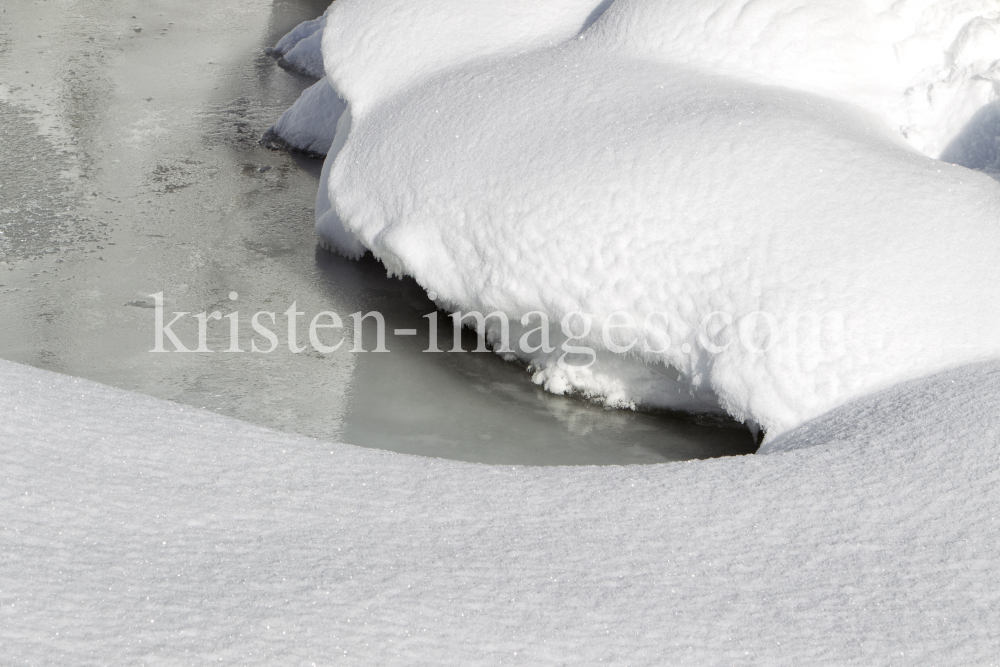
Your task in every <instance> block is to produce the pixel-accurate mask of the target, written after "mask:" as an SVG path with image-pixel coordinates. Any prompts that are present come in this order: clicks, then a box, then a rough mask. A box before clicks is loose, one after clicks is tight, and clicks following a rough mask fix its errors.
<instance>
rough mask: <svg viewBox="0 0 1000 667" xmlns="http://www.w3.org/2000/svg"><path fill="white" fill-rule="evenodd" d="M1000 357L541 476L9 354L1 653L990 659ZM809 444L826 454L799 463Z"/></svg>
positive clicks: (479, 659)
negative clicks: (178, 398) (765, 426)
mask: <svg viewBox="0 0 1000 667" xmlns="http://www.w3.org/2000/svg"><path fill="white" fill-rule="evenodd" d="M998 397H1000V365H998V364H996V363H991V364H982V365H979V366H974V367H969V368H965V369H962V370H960V371H953V372H950V373H946V374H944V375H941V376H937V377H934V378H929V379H925V380H921V381H918V382H914V383H910V384H908V385H903V386H900V387H896V388H894V389H892V390H889V391H887V392H885V393H882V394H880V395H877V396H873V397H871V398H868V399H865V400H863V401H860V402H858V403H854V404H851V405H848V406H844V407H842V408H840V409H839V410H835V411H833V412H832V413H830V414H829V415H827V416H825V417H823V418H822V419H821V420H819V421H816V422H813V423H811V424H808V425H806V426H803V427H802V428H800V429H798V430H796V431H793V432H790V433H786V434H785V435H783V436H781V437H780V438H776V439H774V440H773V441H772V442H771V443H769V444H767V445H765V449H767V450H768V451H772V452H774V451H777V450H781V451H782V452H783V453H773V454H768V455H763V456H760V455H758V456H747V457H738V458H726V459H715V460H709V461H697V462H689V463H679V464H676V463H675V464H663V465H651V466H628V467H613V466H612V467H553V468H522V467H508V466H503V467H500V466H486V465H475V464H465V463H459V462H452V461H443V460H433V459H425V458H420V457H410V456H405V455H400V454H393V453H388V452H381V451H378V450H370V449H362V448H357V447H352V446H349V445H340V444H328V443H323V442H320V441H316V440H310V439H306V438H302V437H298V436H292V435H285V434H281V433H277V432H274V431H270V430H266V429H263V428H260V427H255V426H251V425H249V424H245V423H241V422H237V421H234V420H231V419H227V418H224V417H220V416H217V415H213V414H210V413H207V412H203V411H200V410H196V409H191V408H185V407H181V406H178V405H175V404H172V403H167V402H163V401H159V400H157V399H153V398H148V397H144V396H139V395H136V394H130V393H126V392H122V391H118V390H114V389H110V388H108V387H104V386H100V385H97V384H95V383H92V382H89V381H85V380H78V379H72V378H68V377H65V376H59V375H55V374H52V373H49V372H45V371H40V370H36V369H31V368H28V367H25V366H20V365H15V364H11V363H9V362H3V361H0V443H2V445H3V446H2V447H0V470H2V471H3V484H2V486H0V517H2V518H0V529H2V531H3V532H2V535H3V547H2V550H0V554H2V558H0V616H2V619H0V627H2V628H3V630H2V631H0V652H2V654H3V656H4V662H6V663H9V664H83V663H93V664H118V665H128V664H179V663H183V664H201V663H205V662H209V661H213V662H222V663H224V664H311V663H316V664H329V663H330V662H332V661H337V662H338V663H341V664H348V665H374V664H379V665H395V664H399V665H402V664H434V665H462V666H463V667H464V666H467V665H495V664H522V665H546V664H597V663H602V662H609V663H614V664H630V665H668V664H674V665H676V664H686V665H691V664H705V665H708V664H719V665H754V664H760V665H778V666H780V665H795V666H797V665H803V664H809V665H843V664H851V663H856V664H865V665H891V664H906V665H987V664H995V661H996V656H997V655H998V654H1000V631H998V628H1000V583H998V582H1000V551H998V545H1000V535H998V527H1000V526H998V517H997V513H996V507H995V498H994V495H995V490H996V489H997V488H998V486H1000V464H998V462H997V447H998V445H1000V401H998V400H997V399H998ZM803 445H809V447H808V448H807V449H799V450H796V447H800V446H803Z"/></svg>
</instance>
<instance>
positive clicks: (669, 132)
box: [317, 0, 1000, 436]
mask: <svg viewBox="0 0 1000 667" xmlns="http://www.w3.org/2000/svg"><path fill="white" fill-rule="evenodd" d="M398 4H399V3H396V2H391V1H386V2H371V1H369V2H354V1H352V0H341V1H338V3H336V4H335V5H334V6H333V7H332V9H331V11H330V14H329V17H328V24H327V26H326V28H325V31H324V33H323V53H324V59H325V65H326V71H327V73H328V78H329V81H330V82H331V84H332V85H333V86H334V87H335V88H336V89H337V90H338V91H339V92H340V93H341V94H342V95H343V96H344V97H345V99H346V100H347V102H348V113H347V114H345V116H347V117H345V118H342V119H341V121H340V125H339V127H340V132H341V137H340V139H339V140H335V148H336V150H332V151H331V152H330V154H329V156H328V158H327V164H326V166H325V168H324V175H323V183H324V184H325V185H326V186H327V187H326V188H323V187H321V191H322V190H324V189H327V190H328V192H321V193H320V194H319V196H318V199H317V229H318V231H319V234H320V237H321V239H322V240H323V242H325V243H327V244H329V245H330V246H332V247H334V248H339V249H340V250H341V251H342V252H344V254H347V255H349V256H357V255H359V254H361V253H362V251H363V248H368V249H370V250H371V251H372V252H373V253H374V254H375V256H376V257H378V258H379V259H380V260H382V262H384V263H385V265H386V266H387V267H388V269H389V270H390V272H393V273H396V274H401V275H403V274H405V275H411V276H413V277H414V278H416V280H417V281H418V282H419V283H420V284H421V285H423V286H424V287H425V288H426V289H427V290H428V291H433V292H435V293H436V295H437V300H438V303H439V305H441V306H443V307H446V308H449V309H458V310H463V311H470V310H476V311H480V312H483V313H486V312H490V311H492V310H494V309H499V310H501V311H503V312H504V313H506V314H507V315H508V316H509V317H510V318H511V320H512V321H515V322H516V321H518V320H520V319H521V318H522V317H523V316H525V315H526V314H527V313H530V312H533V311H542V312H545V313H547V314H548V316H549V318H550V320H551V321H552V322H560V321H561V320H562V319H563V318H564V317H567V316H569V315H570V314H571V313H573V312H583V313H588V314H591V315H592V316H593V321H594V322H595V323H596V324H595V325H594V326H593V327H592V330H591V333H590V335H589V336H588V337H586V338H585V339H584V341H585V342H586V343H587V344H589V345H590V346H591V347H593V348H594V349H597V350H599V352H598V355H597V362H596V363H595V364H593V365H592V366H589V367H587V368H573V367H566V366H565V365H560V364H559V363H558V358H559V357H560V356H561V350H559V349H557V350H556V351H555V352H554V353H552V354H544V353H526V352H524V351H521V350H518V349H515V350H514V353H515V354H517V355H518V356H520V357H522V358H523V359H525V360H527V361H529V362H530V364H531V366H530V368H531V369H532V371H533V373H534V379H535V381H536V382H538V383H540V384H544V386H545V387H546V388H548V389H549V390H551V391H555V392H558V393H563V392H567V391H576V392H579V393H582V394H584V395H587V396H590V397H592V398H596V399H599V400H604V401H605V402H607V403H608V404H609V405H613V406H625V407H630V406H635V405H647V406H655V407H667V408H678V409H685V410H705V411H712V410H718V409H719V408H720V407H721V408H722V409H724V410H725V411H726V412H728V413H729V414H730V415H732V416H734V417H736V418H737V419H740V420H745V421H747V422H748V423H749V424H751V426H755V425H760V426H762V427H763V428H764V429H766V431H767V432H768V434H769V435H771V436H774V435H778V434H780V433H781V432H783V431H787V430H788V429H790V428H793V427H795V426H797V425H798V424H801V423H803V422H805V421H807V420H808V419H811V418H813V417H816V416H818V415H821V414H823V413H825V412H827V411H828V410H830V409H831V408H834V407H836V406H838V405H841V404H843V403H844V402H846V401H848V400H850V399H852V398H856V397H859V396H862V395H865V394H868V393H871V392H873V391H876V390H878V389H881V388H884V387H887V386H890V385H892V384H894V383H897V382H901V381H905V380H907V379H911V378H916V377H919V376H922V375H927V374H930V373H934V372H937V371H940V370H943V369H946V368H949V367H954V366H957V365H961V364H964V363H970V362H974V361H977V360H983V359H988V358H994V357H996V356H997V355H1000V313H998V311H997V310H996V309H995V308H993V307H992V306H991V305H990V304H995V303H996V302H997V299H998V297H1000V266H998V265H997V263H996V262H995V259H994V258H995V257H996V256H997V254H998V252H1000V225H998V224H997V222H998V219H1000V187H998V185H997V183H996V182H994V181H993V180H991V179H990V178H988V177H987V176H985V175H983V174H981V173H976V172H973V171H970V170H967V169H963V168H960V167H957V166H954V165H950V164H946V163H943V162H941V161H938V160H935V159H932V157H929V156H927V155H921V154H920V153H918V152H917V151H916V150H914V145H915V143H919V146H918V147H921V148H923V149H924V150H926V151H928V152H930V153H931V154H933V152H935V151H936V150H937V147H938V146H939V145H940V144H941V143H942V142H946V141H949V140H950V138H951V139H953V138H954V137H952V134H953V129H954V127H960V126H962V124H963V123H964V124H965V125H968V124H969V123H968V121H970V120H971V119H972V117H973V116H974V115H975V114H980V115H982V114H986V115H989V114H990V113H991V110H992V109H993V108H994V107H991V106H989V104H992V103H995V99H996V95H995V90H994V88H993V87H992V85H993V84H991V83H988V81H989V80H992V79H990V77H993V78H996V75H997V72H998V69H997V65H996V59H995V58H992V56H991V55H990V54H992V55H1000V52H998V50H997V49H998V48H1000V47H998V46H997V44H996V43H989V42H988V40H985V38H980V37H978V35H983V34H990V33H989V31H990V30H992V29H993V27H995V26H997V25H1000V15H998V14H997V12H996V11H995V9H994V8H993V6H992V5H989V4H984V3H976V2H971V3H958V4H956V3H949V2H923V3H922V4H920V5H919V6H918V4H915V3H903V4H902V5H893V6H892V7H889V6H888V5H886V6H885V7H883V8H882V11H878V12H876V11H875V10H873V9H871V8H870V7H869V6H868V4H865V3H849V5H848V9H849V10H850V11H847V12H846V13H844V12H843V11H842V9H843V3H827V2H820V1H818V0H769V1H767V2H755V3H747V4H744V3H741V2H721V3H704V2H701V3H692V2H678V3H666V4H664V3H656V2H646V1H640V0H619V1H618V2H615V3H612V4H610V5H609V6H606V7H605V9H606V11H604V13H603V15H600V18H597V19H596V20H595V21H594V22H593V23H592V25H590V26H589V27H587V28H585V29H584V31H583V32H582V33H581V32H580V29H581V25H583V26H586V25H587V23H588V20H587V19H586V18H585V17H592V16H594V14H595V12H594V6H593V3H584V2H575V3H554V4H553V5H551V6H550V7H547V9H546V10H537V9H536V8H535V7H534V5H533V4H532V5H528V4H527V3H525V4H524V5H521V4H519V3H504V5H503V9H502V10H501V9H500V8H498V7H497V6H496V5H495V3H485V2H484V3H469V2H462V3H457V4H455V5H454V6H452V4H449V3H444V4H440V3H407V7H409V9H408V10H406V11H404V10H403V9H402V8H401V7H399V6H398ZM793 10H794V11H793ZM498 12H500V13H504V12H506V13H508V14H510V17H508V18H507V19H506V20H504V21H501V20H500V19H499V18H498V16H499V15H498V14H497V13H498ZM536 13H537V16H536ZM533 21H534V22H533ZM526 24H530V25H532V26H534V27H535V28H536V30H535V31H534V32H532V33H530V34H528V33H526V32H525V31H524V30H523V27H522V26H523V25H526ZM375 26H378V29H376V28H375ZM698 26H701V27H700V28H698V29H697V30H696V27H698ZM859 26H860V27H859ZM483 31H485V33H486V34H485V36H484V35H481V34H480V33H482V32H483ZM956 35H957V37H956ZM574 36H575V37H574ZM482 40H485V46H484V47H483V49H482V50H477V49H476V48H475V45H476V44H477V43H478V42H479V41H482ZM505 40H506V41H505ZM560 40H561V41H560ZM720 40H730V41H731V42H732V43H729V41H727V42H726V44H727V45H726V46H725V48H723V45H722V43H721V42H720ZM984 40H985V41H984ZM505 43H506V44H507V48H506V49H504V48H502V47H503V44H505ZM990 44H992V46H990ZM706 45H707V46H706ZM918 47H919V48H918ZM991 49H992V50H991ZM834 54H842V56H841V57H834ZM473 56H475V57H473ZM942 63H945V64H947V67H945V65H942ZM942 67H944V69H942ZM942 77H943V78H942ZM945 81H946V82H947V86H951V88H947V86H945V85H944V83H942V82H945ZM921 85H926V87H928V89H930V88H933V89H934V90H937V91H939V92H940V91H941V90H943V89H944V88H947V89H948V90H949V91H951V92H949V93H948V96H947V98H948V99H947V100H945V101H942V102H935V101H934V100H933V99H931V102H930V103H929V104H930V106H927V105H924V104H923V103H922V102H921V103H920V104H917V103H915V102H913V95H914V91H915V90H918V89H920V86H921ZM984 86H985V88H984ZM987 89H988V94H987V93H982V91H983V90H987ZM975 91H979V92H975ZM980 93H982V94H980ZM935 94H936V93H935ZM942 94H943V93H942ZM932 97H933V96H932ZM924 98H927V95H923V94H921V99H924ZM942 99H943V98H942ZM962 100H964V101H962ZM991 100H992V102H991ZM960 102H961V103H960ZM973 102H974V103H973ZM956 105H957V106H956ZM977 105H985V106H977ZM982 127H987V128H988V127H989V124H988V123H987V124H985V125H983V126H981V127H980V129H981V128H982ZM904 134H906V137H908V139H907V138H904ZM917 137H922V139H920V141H919V142H918V141H917ZM976 145H977V146H980V147H983V146H985V147H987V148H988V147H989V146H991V145H995V144H990V143H988V142H987V143H978V144H976ZM985 160H986V158H984V157H982V156H981V160H980V161H985ZM331 202H332V205H331ZM945 221H946V224H942V223H945ZM616 313H617V314H618V315H616ZM616 316H621V317H625V318H629V317H630V318H632V320H633V321H634V322H635V324H634V325H633V328H632V330H631V331H632V333H634V334H635V336H637V337H638V342H639V344H638V345H637V346H636V347H635V348H633V350H632V351H631V352H629V353H628V355H626V361H627V362H628V363H622V356H621V355H617V354H612V353H610V352H608V351H607V350H608V349H609V348H607V346H606V345H604V344H603V341H602V340H601V336H600V335H599V331H600V330H601V323H603V322H607V321H608V320H609V319H610V318H612V317H616ZM664 317H665V318H666V322H667V324H666V326H665V327H663V326H659V327H654V326H652V325H651V324H650V322H651V321H662V318H664ZM650 318H652V320H651V319H650ZM657 318H660V319H659V320H657ZM810 318H811V319H810ZM771 324H773V328H772V334H771V336H770V338H769V337H768V336H767V335H766V334H767V331H768V326H770V325H771ZM515 328H516V327H515ZM658 329H659V331H658ZM519 333H520V330H517V331H515V333H514V336H515V337H516V336H517V335H519ZM559 333H560V332H559V330H558V327H554V328H553V338H559ZM663 333H666V338H664V336H663V335H662V334H663ZM740 334H742V337H741V335H740ZM491 335H492V336H493V337H494V338H495V337H496V336H497V332H496V331H495V330H494V331H492V332H491ZM563 339H565V336H564V337H563ZM729 341H734V342H735V344H731V345H729V346H728V347H726V346H725V343H726V342H729ZM665 343H669V347H667V349H664V347H665ZM716 346H719V347H725V349H724V350H720V349H718V348H717V347H716Z"/></svg>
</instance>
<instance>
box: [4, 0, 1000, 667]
mask: <svg viewBox="0 0 1000 667" xmlns="http://www.w3.org/2000/svg"><path fill="white" fill-rule="evenodd" d="M338 1H339V0H338ZM997 395H1000V366H998V364H996V363H992V364H981V365H978V366H974V367H966V368H963V369H960V370H958V371H953V372H949V373H946V374H943V375H940V376H935V377H930V378H925V379H922V380H920V381H917V382H913V383H910V384H906V385H902V386H899V387H894V388H893V389H891V390H888V391H886V392H884V393H882V394H878V395H875V396H873V397H869V398H866V399H864V400H861V401H858V402H855V403H851V404H848V405H845V406H843V407H842V408H839V409H836V410H833V411H831V413H830V414H828V415H825V416H824V417H823V418H821V419H820V420H817V421H815V422H811V423H809V424H806V425H804V426H802V427H801V428H799V429H796V430H794V431H791V432H788V433H786V434H784V435H783V436H779V437H778V438H774V439H773V441H772V442H771V443H765V445H764V448H765V450H767V449H768V448H770V450H771V451H772V452H773V451H774V450H788V451H784V452H782V453H777V452H775V453H772V454H770V455H765V456H744V457H727V458H722V459H714V460H710V461H692V462H689V463H673V464H667V465H652V466H605V467H593V466H590V467H548V468H522V467H517V466H486V465H475V464H466V463H459V462H455V461H444V460H435V459H429V458H423V457H413V456H405V455H401V454H393V453H389V452H382V451H378V450H372V449H363V448H360V447H352V446H350V445H343V444H331V443H323V442H320V441H317V440H310V439H308V438H303V437H297V436H293V435H288V434H283V433H277V432H275V431H270V430H268V429H264V428H260V427H256V426H253V425H250V424H246V423H242V422H238V421H235V420H232V419H227V418H224V417H221V416H218V415H214V414H211V413H208V412H204V411H202V410H197V409H192V408H187V407H182V406H179V405H176V404H173V403H169V402H166V401H160V400H156V399H153V398H150V397H146V396H139V395H136V394H130V393H127V392H122V391H118V390H114V389H111V388H109V387H102V386H100V385H97V384H95V383H92V382H88V381H85V380H78V379H74V378H68V377H65V376H59V375H55V374H53V373H49V372H46V371H41V370H37V369H32V368H28V367H25V366H18V365H16V364H11V363H9V362H5V361H0V409H2V419H0V442H2V443H3V445H4V447H2V448H0V468H2V470H3V471H4V485H3V491H2V493H0V516H2V517H3V528H4V531H5V534H6V535H8V536H9V539H8V541H7V543H6V544H5V547H4V558H3V559H0V601H2V602H3V608H4V610H5V611H4V643H3V651H4V655H5V656H6V659H7V660H8V661H9V662H11V663H26V664H70V663H79V662H85V661H87V660H90V661H92V662H95V663H101V664H133V663H135V664H139V663H163V664H178V663H185V664H190V663H192V662H208V661H216V662H218V661H220V660H221V661H222V662H225V663H234V664H276V663H281V664H289V663H295V664H300V663H304V664H309V663H311V662H315V663H317V664H323V663H325V662H328V661H329V660H330V656H334V655H335V656H337V659H338V662H342V663H343V664H349V665H374V664H380V665H396V664H400V665H403V664H413V663H415V662H417V663H424V664H435V665H477V664H482V665H487V664H489V665H493V664H500V663H503V664H514V665H549V664H552V665H556V664H558V665H564V664H567V663H573V664H597V663H600V662H610V663H627V664H630V665H676V664H698V665H700V664H713V665H714V664H740V665H789V666H792V665H802V664H809V665H844V664H851V663H861V664H866V665H869V664H873V665H891V664H897V663H898V662H899V658H900V657H902V658H903V660H904V661H905V663H906V664H907V665H986V664H991V663H992V662H993V661H994V659H995V656H996V655H997V653H998V650H1000V634H998V631H997V628H1000V622H998V621H1000V618H998V610H1000V605H998V597H1000V589H998V585H997V582H1000V546H998V545H1000V539H998V538H1000V536H998V534H997V532H998V523H997V519H996V516H997V513H996V499H995V491H996V489H997V488H998V486H1000V465H998V464H997V456H996V452H997V447H998V445H1000V402H998V401H997V400H996V396H997ZM801 446H808V447H809V448H808V449H807V450H804V451H795V450H796V449H797V448H799V447H801ZM84 656H85V657H84Z"/></svg>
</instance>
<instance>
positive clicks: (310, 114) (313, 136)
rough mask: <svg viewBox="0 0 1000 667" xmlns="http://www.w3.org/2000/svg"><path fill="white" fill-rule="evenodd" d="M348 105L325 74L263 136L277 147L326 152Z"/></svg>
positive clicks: (264, 139)
mask: <svg viewBox="0 0 1000 667" xmlns="http://www.w3.org/2000/svg"><path fill="white" fill-rule="evenodd" d="M345 107H346V104H345V103H344V101H343V100H342V99H340V96H339V95H337V92H336V91H335V90H334V89H333V87H331V86H330V84H329V82H328V81H327V79H326V77H323V78H322V79H320V80H319V81H317V82H316V83H314V84H313V85H311V86H310V87H309V88H307V89H306V90H305V91H303V93H302V95H301V96H300V97H299V99H298V100H296V102H295V104H293V105H292V106H291V107H289V108H288V109H287V110H286V111H285V113H283V114H281V118H279V119H278V122H277V123H275V124H274V125H273V126H272V127H271V128H270V129H268V130H267V132H265V133H264V137H263V138H262V139H261V142H262V143H265V144H268V145H272V146H274V147H282V148H292V149H294V150H298V151H302V152H304V153H311V154H315V155H326V153H327V151H328V150H329V149H330V144H331V143H333V138H334V135H335V133H336V130H337V120H339V118H340V115H341V114H342V113H343V112H344V108H345Z"/></svg>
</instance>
